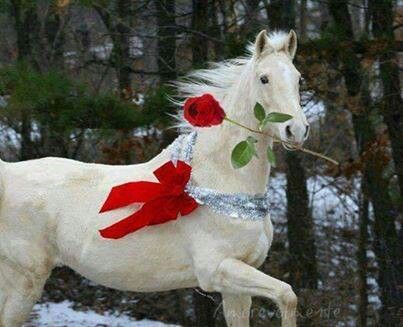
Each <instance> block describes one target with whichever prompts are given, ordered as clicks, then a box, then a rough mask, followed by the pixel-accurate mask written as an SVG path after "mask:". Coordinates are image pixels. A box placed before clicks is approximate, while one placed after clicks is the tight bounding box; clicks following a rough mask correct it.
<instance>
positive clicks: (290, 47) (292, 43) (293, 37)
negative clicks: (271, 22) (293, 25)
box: [286, 30, 298, 59]
mask: <svg viewBox="0 0 403 327" xmlns="http://www.w3.org/2000/svg"><path fill="white" fill-rule="evenodd" d="M297 43H298V41H297V33H295V31H294V30H291V31H290V33H288V42H287V45H286V47H287V48H286V49H287V51H288V53H289V54H290V57H291V59H294V57H295V53H296V52H297Z"/></svg>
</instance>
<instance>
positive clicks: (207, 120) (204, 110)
mask: <svg viewBox="0 0 403 327" xmlns="http://www.w3.org/2000/svg"><path fill="white" fill-rule="evenodd" d="M184 110H185V112H184V116H185V119H186V120H187V121H188V122H189V123H190V124H192V125H193V126H197V127H210V126H213V125H220V124H221V123H222V121H223V120H224V118H225V112H224V110H223V108H221V106H220V104H219V103H218V102H217V100H216V99H214V97H213V96H212V95H211V94H203V95H202V96H200V97H194V98H189V99H187V100H186V102H185V106H184Z"/></svg>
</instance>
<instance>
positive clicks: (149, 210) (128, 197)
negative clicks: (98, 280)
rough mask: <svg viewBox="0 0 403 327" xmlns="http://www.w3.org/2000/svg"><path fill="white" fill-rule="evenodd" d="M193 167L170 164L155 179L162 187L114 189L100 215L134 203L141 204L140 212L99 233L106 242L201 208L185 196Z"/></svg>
mask: <svg viewBox="0 0 403 327" xmlns="http://www.w3.org/2000/svg"><path fill="white" fill-rule="evenodd" d="M191 171H192V167H190V166H189V165H188V164H186V163H185V162H183V161H180V160H179V161H178V164H177V166H176V167H175V166H174V164H173V162H172V161H168V162H167V163H165V164H164V165H162V166H161V167H159V168H158V169H157V170H155V171H154V175H155V176H156V177H157V179H158V180H159V183H154V182H146V181H140V182H130V183H126V184H122V185H118V186H115V187H113V188H112V190H111V192H110V193H109V195H108V198H107V199H106V201H105V203H104V204H103V206H102V208H101V210H100V213H101V212H105V211H110V210H114V209H117V208H121V207H125V206H128V205H130V204H133V203H139V202H140V203H142V202H144V205H143V206H142V207H141V209H140V210H139V211H137V212H135V213H134V214H132V215H130V216H129V217H127V218H124V219H122V220H121V221H119V222H117V223H115V224H113V225H111V226H109V227H107V228H104V229H102V230H100V231H99V232H100V233H101V235H102V236H103V237H105V238H114V239H118V238H121V237H123V236H125V235H127V234H129V233H132V232H135V231H136V230H138V229H140V228H143V227H145V226H151V225H158V224H162V223H165V222H167V221H170V220H174V219H177V218H178V214H179V213H180V214H181V216H186V215H188V214H190V213H191V212H192V211H193V210H195V209H196V208H197V207H198V204H197V202H196V201H195V199H193V198H192V197H191V196H190V195H188V194H187V193H185V187H186V184H187V182H188V181H189V178H190V173H191Z"/></svg>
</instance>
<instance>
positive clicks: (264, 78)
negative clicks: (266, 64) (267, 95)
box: [260, 76, 269, 84]
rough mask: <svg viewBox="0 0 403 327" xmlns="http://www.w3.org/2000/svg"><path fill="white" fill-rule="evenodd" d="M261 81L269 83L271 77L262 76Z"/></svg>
mask: <svg viewBox="0 0 403 327" xmlns="http://www.w3.org/2000/svg"><path fill="white" fill-rule="evenodd" d="M260 81H261V82H262V84H267V83H269V79H268V78H267V76H262V77H260Z"/></svg>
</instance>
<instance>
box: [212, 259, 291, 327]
mask: <svg viewBox="0 0 403 327" xmlns="http://www.w3.org/2000/svg"><path fill="white" fill-rule="evenodd" d="M206 282H207V281H206ZM207 283H208V284H209V285H208V287H209V288H211V289H212V290H214V291H217V292H220V293H222V294H234V295H244V296H263V297H267V298H269V299H271V300H273V301H274V302H275V303H276V304H277V305H278V307H279V309H280V311H281V317H282V326H286V327H293V326H296V308H297V296H296V295H295V293H294V292H293V290H292V288H291V286H290V285H288V284H287V283H284V282H282V281H281V280H278V279H276V278H273V277H270V276H268V275H266V274H264V273H262V272H261V271H259V270H257V269H255V268H253V267H251V266H249V265H247V264H245V263H244V262H242V261H239V260H235V259H225V260H223V261H222V262H221V263H220V264H219V265H218V267H217V269H215V271H214V272H213V273H212V274H211V276H210V280H209V281H208V282H207ZM238 321H239V320H238ZM243 323H244V325H243V326H248V324H247V323H246V322H245V321H244V322H243Z"/></svg>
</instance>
